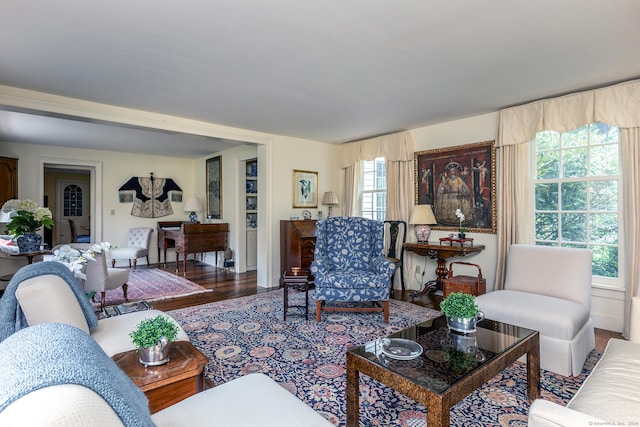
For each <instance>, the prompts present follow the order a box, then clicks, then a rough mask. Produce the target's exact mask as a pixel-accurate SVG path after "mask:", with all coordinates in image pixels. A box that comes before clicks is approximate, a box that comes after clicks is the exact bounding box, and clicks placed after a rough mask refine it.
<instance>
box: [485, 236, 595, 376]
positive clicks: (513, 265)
mask: <svg viewBox="0 0 640 427" xmlns="http://www.w3.org/2000/svg"><path fill="white" fill-rule="evenodd" d="M591 263H592V254H591V251H590V250H587V249H576V248H563V247H557V246H536V245H522V244H516V245H511V247H510V248H509V254H508V256H507V271H506V276H505V280H504V289H501V290H497V291H493V292H489V293H486V294H484V295H479V296H478V297H477V298H476V303H477V304H478V307H480V310H482V312H483V313H484V315H485V317H486V318H488V319H492V320H497V321H500V322H504V323H509V324H512V325H517V326H521V327H524V328H528V329H533V330H536V331H539V332H540V367H541V368H542V369H545V370H547V371H552V372H555V373H557V374H560V375H564V376H570V375H573V376H576V375H580V372H581V371H582V366H583V365H584V362H585V360H586V359H587V356H588V355H589V353H590V352H591V350H593V349H594V348H595V334H594V330H593V322H592V320H591V313H590V311H591Z"/></svg>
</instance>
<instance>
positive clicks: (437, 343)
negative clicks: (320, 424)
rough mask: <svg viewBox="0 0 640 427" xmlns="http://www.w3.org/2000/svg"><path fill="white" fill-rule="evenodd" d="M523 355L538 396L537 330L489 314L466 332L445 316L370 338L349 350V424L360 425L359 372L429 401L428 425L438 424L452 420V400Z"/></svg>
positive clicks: (531, 393)
mask: <svg viewBox="0 0 640 427" xmlns="http://www.w3.org/2000/svg"><path fill="white" fill-rule="evenodd" d="M416 343H417V344H419V346H416V345H415V344H416ZM525 354H526V355H527V396H528V398H529V401H533V400H534V399H537V398H538V396H539V395H540V337H539V334H538V332H537V331H532V330H530V329H526V328H520V327H518V326H514V325H509V324H507V323H501V322H496V321H493V320H489V319H485V320H483V321H481V322H479V323H478V324H477V325H476V332H475V333H473V334H469V335H463V334H459V333H455V332H451V331H449V330H448V329H447V326H446V319H445V317H444V316H442V317H438V318H436V319H433V320H430V321H428V322H424V323H421V324H418V325H416V326H412V327H410V328H407V329H405V330H402V331H400V332H397V333H395V334H393V335H390V336H389V337H388V339H387V340H385V339H380V340H376V341H370V342H368V343H366V344H365V345H363V346H360V347H357V348H354V349H352V350H350V351H348V352H347V426H353V427H356V426H358V425H359V424H358V423H359V411H360V389H359V374H360V373H362V374H365V375H367V376H369V377H371V378H373V379H375V380H377V381H379V382H381V383H383V384H385V385H387V386H388V387H391V388H393V389H395V390H397V391H398V392H400V393H403V394H404V395H406V396H408V397H410V398H411V399H413V400H415V401H416V402H419V403H421V404H423V405H425V406H426V407H427V425H428V426H429V427H440V426H448V425H449V411H450V409H451V407H452V406H453V405H455V404H456V403H458V402H459V401H461V400H462V399H464V398H465V397H466V396H468V395H469V394H471V393H472V392H473V391H475V390H476V389H477V388H478V387H480V386H482V384H484V383H485V382H487V381H488V380H490V379H491V378H493V377H494V376H496V375H497V374H498V373H499V372H500V371H502V370H503V369H505V368H506V367H507V366H509V365H510V364H511V363H512V362H514V361H515V360H517V359H518V358H520V357H521V356H523V355H525Z"/></svg>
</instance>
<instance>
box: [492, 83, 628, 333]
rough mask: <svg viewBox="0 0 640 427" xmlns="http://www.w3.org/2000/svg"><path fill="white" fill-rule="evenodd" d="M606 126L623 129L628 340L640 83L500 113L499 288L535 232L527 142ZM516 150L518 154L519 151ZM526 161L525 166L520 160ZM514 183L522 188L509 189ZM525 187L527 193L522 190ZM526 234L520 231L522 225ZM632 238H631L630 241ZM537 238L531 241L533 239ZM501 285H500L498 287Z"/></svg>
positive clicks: (610, 87)
mask: <svg viewBox="0 0 640 427" xmlns="http://www.w3.org/2000/svg"><path fill="white" fill-rule="evenodd" d="M596 122H602V123H607V124H609V125H612V126H618V127H619V128H621V136H622V140H621V148H622V159H623V162H622V175H623V181H624V188H623V192H622V205H623V209H624V210H623V225H622V229H621V230H619V233H620V236H624V238H621V241H622V242H623V247H624V252H625V272H626V273H625V277H624V279H625V289H626V307H627V309H626V310H625V326H624V335H625V336H628V332H629V315H628V308H629V306H630V304H631V302H630V301H631V297H632V296H634V295H638V292H639V286H638V282H639V281H640V272H639V267H638V263H639V262H640V261H639V259H640V248H639V246H640V243H638V240H639V234H638V233H640V232H639V231H638V227H639V225H638V224H640V208H639V203H640V202H639V201H638V197H639V196H638V191H639V190H640V184H639V182H638V181H639V180H640V178H639V177H638V175H639V170H638V168H639V166H638V165H639V164H640V155H639V154H638V152H639V151H640V137H639V136H638V133H639V131H638V128H640V80H633V81H629V82H625V83H621V84H618V85H614V86H609V87H606V88H602V89H596V90H591V91H586V92H580V93H576V94H572V95H566V96H562V97H559V98H553V99H546V100H542V101H536V102H532V103H530V104H526V105H522V106H519V107H513V108H507V109H504V110H501V111H500V125H499V131H498V139H497V141H496V146H497V147H498V153H499V154H498V159H497V160H498V162H497V168H498V171H497V172H498V177H499V178H498V180H499V186H498V200H497V202H498V208H499V215H498V260H499V263H498V271H497V272H496V278H497V283H496V285H497V287H498V288H501V287H502V286H503V282H502V280H503V278H504V258H505V255H506V251H507V248H508V247H509V245H510V244H512V243H528V242H529V241H530V237H529V236H530V235H529V234H528V231H527V230H532V227H531V226H530V225H527V223H526V221H527V219H526V218H523V217H522V214H521V212H523V209H522V206H519V205H521V204H522V205H523V206H525V207H526V206H527V205H526V204H525V201H524V200H523V199H522V197H521V195H522V190H523V188H524V189H525V193H524V194H525V197H524V198H525V199H527V200H528V197H527V196H526V189H527V187H528V180H529V173H528V169H527V171H526V172H525V171H523V170H522V169H523V168H521V167H520V166H522V165H521V163H522V162H524V163H526V165H527V168H528V167H529V166H528V165H529V164H530V162H529V160H528V156H529V147H528V142H529V141H530V140H532V139H533V138H534V136H535V134H536V133H537V132H541V131H544V130H554V131H557V132H566V131H570V130H573V129H577V128H579V127H581V126H584V125H586V124H589V123H596ZM510 146H516V147H522V151H520V153H516V152H514V151H513V150H512V149H509V148H508V147H510ZM516 149H517V148H516ZM525 153H526V154H525ZM522 156H525V159H524V160H523V159H522V158H521V157H522ZM509 180H515V181H517V183H510V182H509ZM523 185H524V187H523ZM519 222H521V223H522V224H525V225H526V227H527V228H524V227H520V226H519V225H518V223H519ZM627 236H628V237H627ZM531 237H532V236H531ZM498 280H499V281H498Z"/></svg>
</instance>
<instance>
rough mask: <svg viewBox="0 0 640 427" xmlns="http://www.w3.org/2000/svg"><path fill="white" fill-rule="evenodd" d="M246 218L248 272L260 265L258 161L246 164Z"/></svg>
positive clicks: (253, 160) (250, 161)
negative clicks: (258, 240)
mask: <svg viewBox="0 0 640 427" xmlns="http://www.w3.org/2000/svg"><path fill="white" fill-rule="evenodd" d="M245 185H246V195H245V217H246V229H247V270H255V269H256V268H257V264H258V261H257V260H258V256H257V255H258V242H257V233H256V232H257V230H258V159H251V160H247V161H246V163H245Z"/></svg>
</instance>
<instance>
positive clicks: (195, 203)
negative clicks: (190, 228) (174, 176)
mask: <svg viewBox="0 0 640 427" xmlns="http://www.w3.org/2000/svg"><path fill="white" fill-rule="evenodd" d="M203 209H204V208H203V207H202V202H201V201H200V199H198V198H197V197H189V198H188V199H187V201H186V202H185V204H184V211H185V212H202V210H203Z"/></svg>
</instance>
